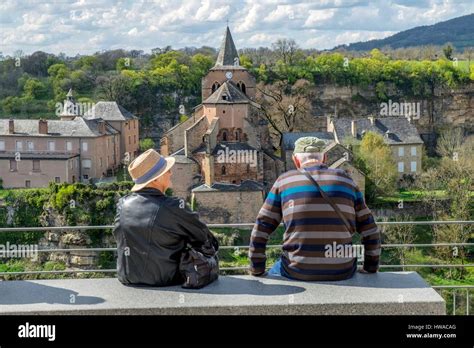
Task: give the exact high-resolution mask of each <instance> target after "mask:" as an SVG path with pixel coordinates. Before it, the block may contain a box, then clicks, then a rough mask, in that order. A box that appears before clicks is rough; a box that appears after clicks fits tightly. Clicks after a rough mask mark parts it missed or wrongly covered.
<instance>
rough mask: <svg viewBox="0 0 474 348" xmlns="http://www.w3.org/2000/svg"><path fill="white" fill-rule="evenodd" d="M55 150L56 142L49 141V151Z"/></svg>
mask: <svg viewBox="0 0 474 348" xmlns="http://www.w3.org/2000/svg"><path fill="white" fill-rule="evenodd" d="M54 150H56V142H54V141H48V151H54Z"/></svg>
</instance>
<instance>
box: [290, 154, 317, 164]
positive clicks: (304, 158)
mask: <svg viewBox="0 0 474 348" xmlns="http://www.w3.org/2000/svg"><path fill="white" fill-rule="evenodd" d="M294 156H295V157H296V158H297V159H298V160H299V161H300V163H301V164H304V163H306V162H311V161H319V162H322V161H323V159H324V154H323V153H322V152H300V153H295V154H294Z"/></svg>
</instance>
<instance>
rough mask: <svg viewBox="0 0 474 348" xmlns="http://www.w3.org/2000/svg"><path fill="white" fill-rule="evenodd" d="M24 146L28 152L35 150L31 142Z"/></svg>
mask: <svg viewBox="0 0 474 348" xmlns="http://www.w3.org/2000/svg"><path fill="white" fill-rule="evenodd" d="M26 146H27V148H28V151H33V150H34V149H35V144H34V143H33V142H32V141H27V142H26Z"/></svg>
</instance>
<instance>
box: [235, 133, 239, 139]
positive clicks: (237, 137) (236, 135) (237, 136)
mask: <svg viewBox="0 0 474 348" xmlns="http://www.w3.org/2000/svg"><path fill="white" fill-rule="evenodd" d="M235 140H237V141H240V137H239V132H235Z"/></svg>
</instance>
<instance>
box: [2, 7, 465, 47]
mask: <svg viewBox="0 0 474 348" xmlns="http://www.w3.org/2000/svg"><path fill="white" fill-rule="evenodd" d="M473 12H474V1H472V0H413V1H410V0H391V1H390V0H380V1H364V0H313V1H308V0H307V1H303V0H286V1H276V0H250V1H243V0H242V1H240V0H216V1H214V0H183V1H179V0H166V1H163V0H130V1H120V0H119V1H117V0H77V1H74V0H49V1H45V0H0V52H2V53H3V54H4V55H13V54H14V53H15V52H16V51H17V50H22V51H23V53H24V54H31V53H33V52H35V51H38V50H41V51H44V52H48V53H55V54H58V53H60V52H64V53H66V54H67V55H69V56H74V55H76V54H92V53H94V52H97V51H102V50H110V49H118V48H123V49H126V50H132V49H136V50H143V51H145V52H146V53H149V52H150V50H151V49H152V48H156V47H165V46H168V45H170V46H172V47H173V48H182V47H191V46H194V47H201V46H211V47H215V48H218V47H219V45H220V41H221V39H222V36H223V33H224V30H225V26H226V24H227V21H228V23H229V27H230V30H231V32H232V35H233V38H234V41H235V44H236V46H237V48H238V49H239V48H245V47H260V46H263V47H270V46H271V44H272V43H273V42H275V41H276V40H277V39H279V38H292V39H294V40H295V41H296V42H297V44H298V45H299V46H300V47H302V48H315V49H329V48H333V47H334V46H337V45H340V44H347V43H351V42H357V41H367V40H371V39H379V38H384V37H387V36H390V35H393V34H395V33H397V32H399V31H402V30H406V29H410V28H413V27H415V26H420V25H430V24H434V23H437V22H440V21H445V20H448V19H451V18H455V17H459V16H463V15H467V14H470V13H473Z"/></svg>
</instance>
